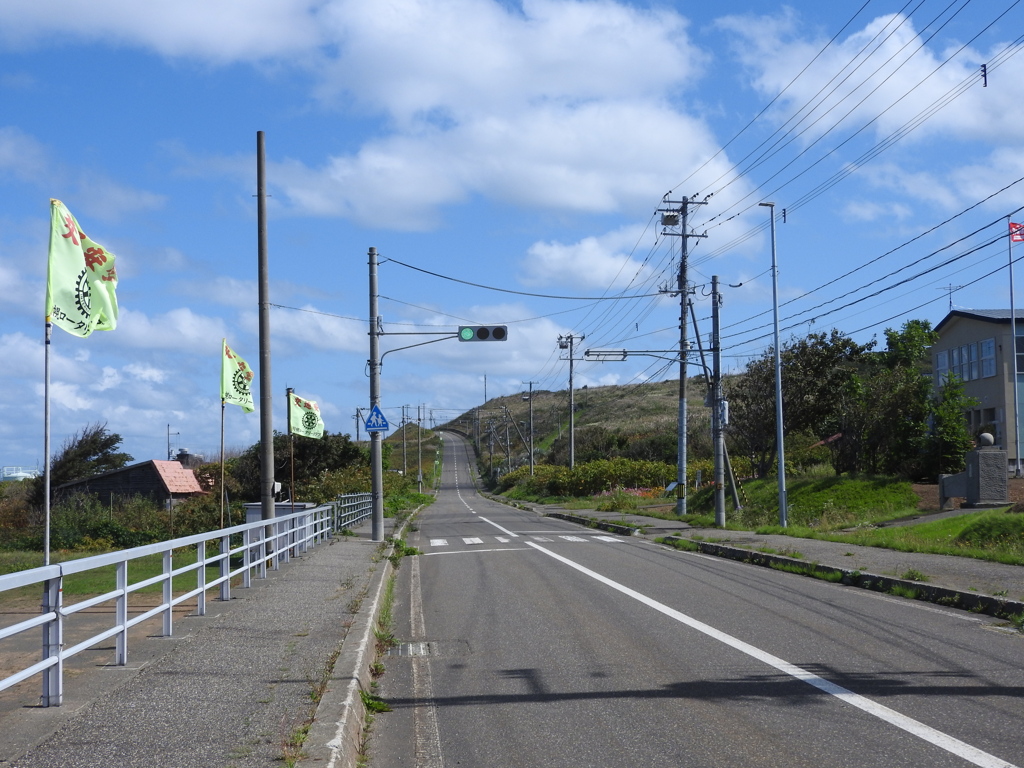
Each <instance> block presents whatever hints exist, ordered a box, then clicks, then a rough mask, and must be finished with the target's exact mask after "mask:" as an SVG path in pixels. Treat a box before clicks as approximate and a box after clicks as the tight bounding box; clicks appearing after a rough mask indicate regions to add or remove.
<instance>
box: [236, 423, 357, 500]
mask: <svg viewBox="0 0 1024 768" xmlns="http://www.w3.org/2000/svg"><path fill="white" fill-rule="evenodd" d="M294 445H295V484H296V485H301V484H304V483H308V482H310V481H312V480H314V479H316V478H318V477H320V475H322V474H323V473H324V472H326V471H328V470H336V469H344V468H345V467H349V466H355V465H360V464H365V463H366V462H367V456H366V454H365V453H364V452H363V451H362V450H361V449H360V448H359V447H358V446H356V445H355V444H354V443H353V442H352V441H351V440H350V439H349V436H348V435H344V434H341V433H340V432H334V433H332V432H324V436H323V437H322V438H321V439H319V440H316V439H314V438H311V437H302V436H296V437H295V443H294ZM291 447H292V441H291V439H290V437H289V435H286V434H283V433H281V432H274V477H275V479H276V480H277V482H279V483H281V484H282V485H285V486H287V485H289V484H290V483H291V456H292V454H291V450H292V448H291ZM231 473H232V475H233V476H234V478H235V480H237V482H238V486H239V493H240V495H241V498H242V499H243V500H246V501H259V500H260V443H255V444H254V445H251V446H250V447H249V448H247V449H246V451H245V452H244V453H243V454H242V455H241V456H239V457H238V459H237V460H236V461H235V464H234V467H232V470H231Z"/></svg>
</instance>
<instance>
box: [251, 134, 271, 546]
mask: <svg viewBox="0 0 1024 768" xmlns="http://www.w3.org/2000/svg"><path fill="white" fill-rule="evenodd" d="M256 241H257V243H256V251H257V274H258V283H259V304H260V307H259V331H260V332H259V339H260V518H261V519H262V520H273V519H274V517H275V515H276V506H275V504H274V407H273V398H272V391H273V390H272V384H271V377H270V276H269V274H268V273H269V268H268V266H267V263H268V259H267V178H266V150H265V144H264V140H263V131H256ZM270 533H271V531H270V528H269V526H268V528H267V534H268V535H269V534H270Z"/></svg>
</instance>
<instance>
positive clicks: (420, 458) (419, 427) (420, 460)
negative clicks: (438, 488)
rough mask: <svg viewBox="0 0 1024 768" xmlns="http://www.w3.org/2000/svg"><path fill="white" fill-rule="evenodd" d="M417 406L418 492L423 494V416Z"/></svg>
mask: <svg viewBox="0 0 1024 768" xmlns="http://www.w3.org/2000/svg"><path fill="white" fill-rule="evenodd" d="M420 408H421V406H420V405H418V404H417V406H416V490H417V491H419V492H420V493H423V415H422V413H421V411H420Z"/></svg>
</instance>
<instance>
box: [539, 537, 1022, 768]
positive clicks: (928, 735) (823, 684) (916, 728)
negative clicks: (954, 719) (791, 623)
mask: <svg viewBox="0 0 1024 768" xmlns="http://www.w3.org/2000/svg"><path fill="white" fill-rule="evenodd" d="M526 543H527V544H528V545H529V546H531V547H533V548H534V549H538V550H540V551H541V552H543V553H544V554H546V555H549V556H550V557H553V558H554V559H555V560H558V561H560V562H562V563H565V564H566V565H568V566H569V567H570V568H575V569H576V570H577V571H579V572H580V573H582V574H584V575H586V576H589V577H590V578H592V579H595V580H596V581H599V582H601V583H602V584H605V585H607V586H609V587H611V588H612V589H615V590H618V591H619V592H621V593H622V594H624V595H627V596H629V597H632V598H633V599H634V600H637V601H639V602H641V603H643V604H644V605H646V606H648V607H650V608H653V609H654V610H656V611H658V612H659V613H663V614H665V615H666V616H668V617H670V618H672V619H675V620H676V621H678V622H680V623H681V624H685V625H686V626H688V627H690V628H691V629H695V630H697V631H698V632H702V633H703V634H705V635H707V636H708V637H711V638H714V639H715V640H718V641H719V642H721V643H724V644H725V645H728V646H729V647H730V648H734V649H736V650H737V651H740V652H741V653H745V654H747V655H748V656H751V657H752V658H755V659H757V660H758V661H761V662H764V663H765V664H767V665H768V666H770V667H774V668H775V669H777V670H779V671H780V672H784V673H785V674H787V675H790V676H791V677H794V678H796V679H797V680H803V681H804V682H805V683H807V684H808V685H812V686H814V687H815V688H817V689H818V690H820V691H823V692H824V693H827V694H830V695H832V696H835V697H836V698H837V699H839V700H840V701H843V702H845V703H847V704H849V705H850V706H852V707H856V708H857V709H859V710H861V711H863V712H866V713H867V714H869V715H873V716H874V717H877V718H878V719H879V720H882V721H884V722H886V723H889V724H890V725H894V726H896V727H897V728H900V729H902V730H904V731H906V732H907V733H910V734H912V735H914V736H917V737H918V738H919V739H922V740H924V741H926V742H928V743H929V744H933V745H935V746H936V747H939V748H940V749H944V750H946V751H947V752H949V753H951V754H954V755H956V756H957V757H961V758H963V759H964V760H966V761H968V762H970V763H973V764H974V765H977V766H981V768H1017V767H1016V766H1015V765H1013V763H1008V762H1006V761H1005V760H1002V759H1001V758H998V757H996V756H995V755H990V754H989V753H988V752H983V751H982V750H980V749H978V748H977V747H972V746H971V745H970V744H967V743H966V742H963V741H960V740H959V739H957V738H954V737H953V736H950V735H949V734H946V733H943V732H942V731H939V730H936V729H935V728H932V727H931V726H929V725H925V724H924V723H921V722H919V721H917V720H914V719H913V718H910V717H907V716H906V715H903V714H900V713H899V712H897V711H896V710H894V709H890V708H889V707H886V706H884V705H883V704H879V703H877V702H875V701H872V700H871V699H869V698H867V697H865V696H861V695H860V694H857V693H854V692H853V691H851V690H848V689H847V688H843V687H842V686H841V685H837V684H835V683H833V682H830V681H829V680H826V679H824V678H822V677H818V676H817V675H815V674H813V673H811V672H808V671H807V670H805V669H802V668H800V667H798V666H796V665H795V664H790V663H789V662H788V661H785V660H784V659H780V658H779V657H778V656H773V655H772V654H770V653H768V652H767V651H762V650H761V649H760V648H757V647H755V646H753V645H750V644H749V643H745V642H743V641H742V640H739V639H738V638H735V637H733V636H732V635H727V634H726V633H725V632H722V631H720V630H717V629H715V628H714V627H712V626H710V625H709V624H705V623H704V622H702V621H699V620H697V619H695V618H693V617H692V616H687V615H686V614H685V613H682V612H681V611H677V610H675V609H674V608H669V607H668V606H667V605H665V604H664V603H659V602H658V601H657V600H654V599H653V598H650V597H647V596H646V595H643V594H641V593H639V592H636V591H635V590H632V589H630V588H629V587H627V586H624V585H622V584H619V583H618V582H616V581H612V580H611V579H609V578H608V577H606V576H602V575H601V574H600V573H597V572H596V571H592V570H590V569H589V568H586V567H585V566H582V565H580V564H579V563H576V562H574V561H572V560H570V559H569V558H567V557H562V556H561V555H559V554H556V553H554V552H552V551H551V550H549V549H545V548H544V547H541V546H538V545H537V544H534V543H533V542H532V541H528V542H526Z"/></svg>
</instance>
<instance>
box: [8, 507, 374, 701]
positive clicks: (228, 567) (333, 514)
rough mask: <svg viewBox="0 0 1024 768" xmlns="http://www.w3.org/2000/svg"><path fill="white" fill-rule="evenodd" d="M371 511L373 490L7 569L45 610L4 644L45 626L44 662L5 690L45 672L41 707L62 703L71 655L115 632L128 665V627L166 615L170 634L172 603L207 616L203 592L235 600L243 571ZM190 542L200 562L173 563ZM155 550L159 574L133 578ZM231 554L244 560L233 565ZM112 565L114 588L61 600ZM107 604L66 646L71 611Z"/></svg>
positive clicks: (258, 568) (273, 562) (245, 578)
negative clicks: (34, 590) (146, 597)
mask: <svg viewBox="0 0 1024 768" xmlns="http://www.w3.org/2000/svg"><path fill="white" fill-rule="evenodd" d="M371 514H372V505H371V495H370V494H368V493H365V494H348V495H346V496H341V497H339V498H338V500H337V501H335V502H333V503H331V504H327V505H324V506H321V507H316V508H315V509H306V510H303V511H301V512H295V513H294V514H290V515H282V516H280V517H276V518H274V519H273V520H265V521H259V522H254V523H246V524H245V525H236V526H233V527H231V528H224V529H221V530H217V531H211V532H209V533H204V534H197V535H195V536H185V537H183V538H178V539H170V540H168V541H162V542H158V543H156V544H148V545H146V546H143V547H134V548H132V549H125V550H120V551H118V552H110V553H108V554H104V555H96V556H93V557H84V558H81V559H79V560H69V561H67V562H64V563H60V564H57V565H47V566H43V567H42V568H33V569H31V570H28V571H20V572H18V573H10V574H5V575H2V576H0V593H3V592H6V591H8V590H12V589H18V588H21V587H31V586H34V585H36V586H39V587H40V591H41V593H42V606H41V608H42V611H41V613H40V614H39V615H37V616H33V617H32V618H30V619H26V620H24V621H21V622H18V623H14V624H11V625H9V626H4V627H0V643H2V642H3V641H5V640H7V639H8V638H13V637H15V636H16V635H20V634H21V633H23V632H28V631H30V630H33V629H36V628H38V627H41V628H42V635H43V639H42V660H41V661H39V662H38V663H36V664H33V665H31V666H29V667H25V668H23V669H21V670H20V671H18V672H16V673H15V674H12V675H10V676H9V677H6V678H4V679H3V680H0V691H3V690H6V689H7V688H10V687H11V686H13V685H17V684H18V683H20V682H22V681H24V680H28V679H29V678H31V677H33V676H34V675H39V674H41V675H42V699H41V704H42V706H44V707H51V706H59V705H60V704H61V702H62V701H63V695H64V662H65V661H67V660H68V659H70V658H71V657H73V656H75V655H76V654H79V653H81V652H82V651H85V650H87V649H89V648H91V647H93V646H95V645H97V644H98V643H101V642H103V641H104V640H107V639H109V638H114V639H115V649H114V656H115V664H117V665H120V666H123V665H125V664H127V662H128V630H129V629H131V628H132V627H134V626H136V625H138V624H141V623H142V622H144V621H147V620H150V619H155V618H156V617H162V619H163V635H164V636H165V637H169V636H171V634H172V631H173V621H174V608H175V606H177V605H180V604H182V603H185V602H187V601H189V600H193V599H194V600H195V601H196V613H197V614H198V615H200V616H202V615H205V614H206V593H207V592H208V591H209V590H211V589H217V590H218V591H219V597H220V599H221V600H230V599H231V582H232V580H233V579H236V578H237V577H239V576H240V577H241V580H242V586H243V587H249V586H251V583H252V582H251V580H252V577H253V574H254V573H255V575H256V577H257V578H266V575H267V566H268V565H269V566H270V567H271V568H272V569H275V570H276V569H278V568H280V567H281V565H282V564H284V563H287V562H289V561H290V559H291V558H292V557H293V556H297V555H301V554H303V553H304V552H306V551H307V550H308V549H309V548H311V547H314V546H315V545H316V544H317V543H318V542H322V541H325V540H326V539H327V538H328V537H330V536H331V535H332V534H334V533H335V532H338V531H341V530H342V529H343V528H347V527H350V526H352V525H354V524H356V523H357V522H359V521H361V520H364V519H365V518H367V517H369V516H370V515H371ZM209 545H215V546H216V549H217V552H216V554H214V555H212V556H210V555H209V554H208V551H207V550H208V548H209ZM191 548H194V549H195V555H196V556H195V562H189V563H187V564H185V565H181V566H180V567H175V556H176V555H175V553H176V552H177V553H178V554H177V557H178V558H179V561H180V558H181V557H182V550H185V551H186V552H187V551H188V550H189V549H191ZM152 555H161V556H162V568H161V572H160V573H159V574H158V575H155V576H151V577H149V578H143V579H140V580H138V581H134V582H133V581H131V580H130V577H129V563H131V562H133V561H138V560H139V558H143V557H149V556H152ZM189 559H190V558H189ZM233 560H234V561H236V562H240V565H239V566H238V567H237V568H234V569H232V561H233ZM109 566H114V572H115V587H114V589H113V590H110V591H108V592H104V593H103V594H100V595H96V596H95V597H90V598H87V599H84V600H80V601H79V602H76V603H73V604H65V603H64V579H65V577H67V576H70V575H72V574H81V573H86V572H88V571H94V570H96V569H99V568H105V567H109ZM210 567H213V568H216V569H217V575H216V577H215V578H213V579H209V578H208V575H207V568H210ZM193 573H194V574H195V582H194V583H195V587H194V588H191V589H188V590H187V591H185V592H183V593H180V594H177V595H176V594H174V592H175V590H174V586H175V584H174V580H175V579H176V578H177V579H179V582H178V583H179V584H180V583H181V581H180V580H181V579H191V576H190V574H193ZM157 584H159V585H161V586H162V596H161V598H160V601H159V604H158V605H156V606H154V607H152V608H149V609H147V610H144V611H142V612H140V613H138V615H133V616H129V613H130V610H129V596H130V595H132V594H133V593H137V592H138V591H139V590H142V589H144V588H145V587H149V586H152V585H157ZM110 603H113V609H114V610H113V614H112V619H111V622H110V624H109V626H106V627H105V628H103V629H101V630H100V631H99V632H96V633H94V634H91V635H89V636H88V637H85V638H83V639H81V640H80V641H79V642H76V643H75V644H74V645H71V646H70V647H65V628H66V626H67V624H68V619H69V618H70V617H72V616H74V615H76V614H79V613H81V612H83V611H86V610H87V609H89V608H94V607H96V606H100V605H104V604H110ZM89 631H91V630H89ZM0 647H2V646H0Z"/></svg>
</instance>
